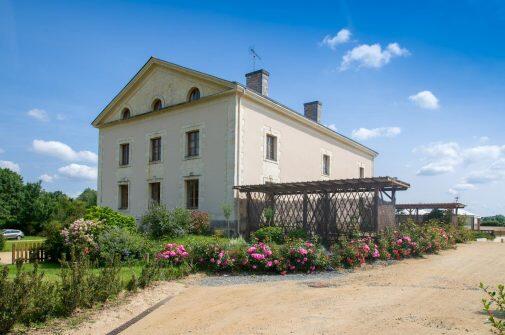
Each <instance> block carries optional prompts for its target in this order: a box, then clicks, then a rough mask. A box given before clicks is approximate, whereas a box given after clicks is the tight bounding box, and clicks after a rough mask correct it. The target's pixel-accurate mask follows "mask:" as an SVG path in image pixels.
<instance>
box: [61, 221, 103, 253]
mask: <svg viewBox="0 0 505 335" xmlns="http://www.w3.org/2000/svg"><path fill="white" fill-rule="evenodd" d="M102 230H103V226H102V223H101V222H97V221H93V220H83V219H79V220H76V221H74V222H73V223H72V224H71V225H70V226H69V227H68V228H63V230H62V231H61V236H63V242H64V245H65V246H66V247H67V248H69V249H74V250H76V251H78V252H83V253H84V254H86V255H88V254H89V255H92V256H93V257H96V255H97V253H98V251H99V248H98V243H97V239H98V235H99V234H100V232H101V231H102Z"/></svg>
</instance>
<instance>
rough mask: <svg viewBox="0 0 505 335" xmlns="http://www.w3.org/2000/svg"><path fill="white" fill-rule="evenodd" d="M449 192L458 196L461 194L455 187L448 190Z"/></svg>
mask: <svg viewBox="0 0 505 335" xmlns="http://www.w3.org/2000/svg"><path fill="white" fill-rule="evenodd" d="M447 192H448V193H449V194H451V195H453V196H457V195H459V192H458V190H455V189H453V188H450V189H449V190H447Z"/></svg>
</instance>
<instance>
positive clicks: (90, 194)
mask: <svg viewBox="0 0 505 335" xmlns="http://www.w3.org/2000/svg"><path fill="white" fill-rule="evenodd" d="M77 200H80V201H83V202H84V203H85V204H86V208H89V207H92V206H96V191H95V190H93V189H91V188H89V187H88V188H86V189H85V190H84V191H82V193H81V194H80V195H79V196H78V197H77Z"/></svg>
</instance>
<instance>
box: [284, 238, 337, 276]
mask: <svg viewBox="0 0 505 335" xmlns="http://www.w3.org/2000/svg"><path fill="white" fill-rule="evenodd" d="M281 254H282V258H281V262H280V264H279V265H280V266H279V267H278V268H279V270H280V271H281V274H282V273H286V272H287V271H291V272H306V273H312V272H314V271H316V269H324V268H326V267H327V266H328V264H329V263H328V257H327V256H326V254H325V253H324V250H322V249H318V248H317V247H316V245H315V244H313V243H311V242H307V241H304V240H291V241H289V242H288V243H287V244H285V245H283V246H282V247H281Z"/></svg>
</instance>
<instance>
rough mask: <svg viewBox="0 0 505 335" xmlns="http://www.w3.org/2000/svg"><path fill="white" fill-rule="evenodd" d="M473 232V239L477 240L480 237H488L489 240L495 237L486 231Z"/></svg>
mask: <svg viewBox="0 0 505 335" xmlns="http://www.w3.org/2000/svg"><path fill="white" fill-rule="evenodd" d="M471 233H472V235H473V236H472V239H473V240H476V239H478V238H487V239H488V240H492V239H494V237H493V235H491V234H489V233H486V232H484V231H478V230H472V231H471Z"/></svg>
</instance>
